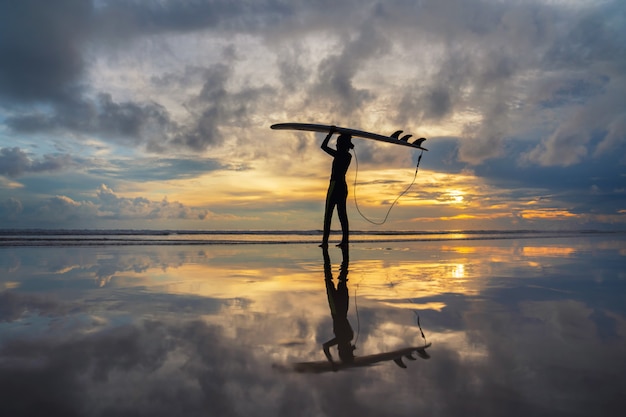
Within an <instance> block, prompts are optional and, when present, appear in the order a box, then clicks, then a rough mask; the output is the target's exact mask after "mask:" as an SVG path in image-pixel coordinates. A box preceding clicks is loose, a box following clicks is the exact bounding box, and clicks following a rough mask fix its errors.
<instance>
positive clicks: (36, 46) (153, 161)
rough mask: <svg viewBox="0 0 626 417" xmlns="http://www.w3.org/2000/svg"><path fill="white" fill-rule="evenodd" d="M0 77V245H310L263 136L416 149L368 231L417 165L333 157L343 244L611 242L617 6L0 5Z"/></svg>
mask: <svg viewBox="0 0 626 417" xmlns="http://www.w3.org/2000/svg"><path fill="white" fill-rule="evenodd" d="M0 62H1V63H2V64H1V65H0V228H65V229H68V228H69V229H71V228H81V229H82V228H93V229H105V228H131V229H132V228H135V229H137V228H142V229H143V228H145V229H212V230H213V229H215V230H221V229H238V230H241V229H246V230H248V229H253V230H266V229H284V230H293V229H305V230H311V229H321V227H322V216H323V205H324V199H325V193H326V188H327V186H328V179H329V174H330V164H331V159H330V158H329V156H328V155H327V154H325V153H324V152H323V151H321V150H320V144H321V141H322V140H323V135H322V134H319V133H305V132H290V131H273V130H271V129H270V128H269V126H270V125H272V124H274V123H281V122H303V123H324V124H335V125H338V126H345V127H352V128H358V129H362V130H367V131H372V132H376V133H386V134H390V133H391V132H394V131H396V130H400V129H402V130H404V131H405V133H410V134H413V135H414V136H415V137H426V138H428V140H427V141H426V142H425V143H424V146H425V147H426V148H428V149H429V151H428V152H424V155H423V158H422V161H421V164H420V166H419V172H418V173H417V176H416V178H415V184H413V186H412V187H411V188H410V189H409V191H408V192H406V194H404V195H402V197H401V198H400V200H399V202H398V203H397V204H396V205H395V206H394V207H393V208H392V210H391V212H390V214H389V218H388V220H387V222H386V223H385V224H383V225H381V226H378V225H373V224H371V223H369V222H368V221H366V220H365V219H364V218H363V217H361V216H360V215H359V214H358V212H357V210H356V204H358V208H359V209H360V211H361V212H363V214H364V215H365V216H366V217H368V218H370V220H373V221H375V222H380V221H381V220H382V219H383V218H384V216H385V214H386V213H387V210H388V209H389V207H390V204H391V203H392V202H393V201H394V199H395V198H396V197H397V196H398V195H400V194H401V193H402V192H403V191H404V190H405V189H406V188H407V187H408V186H409V185H410V184H411V181H412V179H413V177H414V174H415V168H416V162H417V158H418V156H419V153H418V152H417V151H416V150H413V149H410V148H404V147H398V146H393V145H389V144H383V143H381V144H379V143H376V142H373V141H367V140H362V139H356V138H355V139H354V140H353V142H354V143H355V149H354V151H355V154H356V155H355V158H353V163H352V165H351V168H350V170H349V171H348V175H347V181H348V184H349V188H350V195H349V197H348V198H349V200H348V203H349V207H348V214H349V217H350V222H351V223H350V226H351V228H352V229H359V230H380V229H383V230H457V229H580V228H589V229H603V230H614V229H621V230H623V229H624V228H625V223H626V152H625V150H626V100H625V99H624V97H626V4H625V3H624V2H623V1H622V0H614V1H610V0H607V1H602V0H598V1H583V0H524V1H522V0H520V1H514V0H511V1H504V0H386V1H384V2H382V1H369V0H358V1H357V0H332V1H329V0H317V1H316V0H307V1H298V0H284V1H281V0H255V1H239V0H213V1H211V0H193V1H192V0H184V1H183V0H159V1H157V0H155V1H147V0H146V1H139V0H126V1H124V0H91V1H90V0H57V1H54V2H50V1H48V0H21V1H19V2H15V1H8V0H2V1H0ZM331 145H334V141H332V142H331ZM355 177H356V178H357V179H356V181H355ZM355 183H356V187H355ZM333 227H338V221H337V219H336V218H335V220H334V223H333Z"/></svg>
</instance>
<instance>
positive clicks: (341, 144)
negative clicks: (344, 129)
mask: <svg viewBox="0 0 626 417" xmlns="http://www.w3.org/2000/svg"><path fill="white" fill-rule="evenodd" d="M353 148H354V145H353V144H352V136H351V135H348V134H345V133H342V134H341V135H339V137H338V138H337V149H353Z"/></svg>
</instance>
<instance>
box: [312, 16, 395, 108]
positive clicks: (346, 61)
mask: <svg viewBox="0 0 626 417" xmlns="http://www.w3.org/2000/svg"><path fill="white" fill-rule="evenodd" d="M346 36H347V35H346ZM389 47H390V42H389V40H388V39H386V38H385V37H384V36H383V34H382V33H380V32H379V31H378V30H377V29H376V26H375V25H374V24H373V22H370V21H366V22H364V23H363V24H362V26H361V27H360V29H359V31H358V32H357V36H356V37H355V38H354V39H346V40H345V41H344V43H342V44H341V45H338V49H339V51H338V53H331V54H330V56H329V57H328V58H326V59H325V60H323V61H322V62H321V63H320V66H319V68H318V73H317V74H318V81H317V83H316V84H314V85H313V86H312V87H311V94H312V95H313V96H316V97H317V99H318V100H319V99H322V98H323V99H325V101H326V102H327V105H328V106H329V109H328V110H329V112H330V113H338V114H339V115H341V116H343V117H350V116H351V115H352V114H353V113H355V112H358V110H359V109H360V108H362V107H363V106H364V105H365V104H366V103H367V101H369V100H371V99H373V98H374V94H373V93H372V92H370V91H368V90H367V89H361V88H356V87H355V86H354V83H353V79H354V77H355V75H356V74H357V73H358V71H359V69H360V66H361V65H362V64H364V63H366V62H367V61H368V60H369V59H371V58H373V57H375V56H376V55H380V54H382V53H383V52H384V51H385V49H386V48H389Z"/></svg>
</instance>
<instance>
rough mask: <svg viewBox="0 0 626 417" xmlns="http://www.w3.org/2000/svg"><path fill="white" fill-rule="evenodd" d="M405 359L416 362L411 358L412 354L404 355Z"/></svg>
mask: <svg viewBox="0 0 626 417" xmlns="http://www.w3.org/2000/svg"><path fill="white" fill-rule="evenodd" d="M404 357H405V358H407V359H408V360H410V361H416V360H417V359H416V358H414V357H413V354H412V353H407V354H406V355H404Z"/></svg>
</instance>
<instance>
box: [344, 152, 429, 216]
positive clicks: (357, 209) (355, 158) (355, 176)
mask: <svg viewBox="0 0 626 417" xmlns="http://www.w3.org/2000/svg"><path fill="white" fill-rule="evenodd" d="M352 153H354V160H355V162H356V172H355V174H354V191H353V195H354V205H355V206H356V211H358V212H359V214H360V215H361V217H363V218H364V219H365V220H367V221H368V222H370V223H372V224H375V225H377V226H381V225H383V224H385V223H386V222H387V218H388V217H389V213H391V209H392V208H393V207H394V206H395V205H396V203H397V202H398V200H400V197H402V196H403V195H404V194H406V193H407V192H408V191H409V189H411V187H412V186H413V184H415V179H416V178H417V172H418V171H419V168H420V162H421V161H422V155H423V154H424V151H421V152H420V156H419V157H418V158H417V165H416V166H415V175H413V181H411V184H409V186H408V187H406V189H405V190H404V191H402V193H400V195H399V196H398V197H396V199H395V200H394V201H393V203H391V206H390V207H389V210H387V214H385V218H384V219H383V221H382V222H376V221H374V220H371V219H369V218H367V216H365V215H364V214H363V213H362V212H361V209H360V208H359V203H358V201H357V198H356V185H357V178H358V176H359V159H358V158H357V156H356V151H355V150H354V149H353V150H352Z"/></svg>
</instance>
